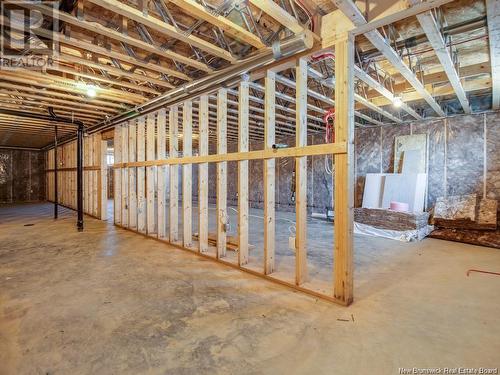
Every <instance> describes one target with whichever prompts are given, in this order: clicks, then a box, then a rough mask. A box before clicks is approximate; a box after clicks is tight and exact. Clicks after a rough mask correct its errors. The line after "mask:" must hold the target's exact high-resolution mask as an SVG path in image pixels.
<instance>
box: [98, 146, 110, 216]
mask: <svg viewBox="0 0 500 375" xmlns="http://www.w3.org/2000/svg"><path fill="white" fill-rule="evenodd" d="M99 139H100V138H99ZM100 142H101V149H100V150H101V165H100V166H101V173H100V176H99V178H100V184H101V186H100V189H99V194H100V205H99V209H100V213H99V218H100V219H101V220H108V163H107V162H108V160H107V159H108V158H107V156H108V141H103V140H100Z"/></svg>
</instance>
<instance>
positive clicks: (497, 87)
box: [486, 0, 500, 110]
mask: <svg viewBox="0 0 500 375" xmlns="http://www.w3.org/2000/svg"><path fill="white" fill-rule="evenodd" d="M486 16H487V18H488V36H489V44H490V63H491V81H492V82H493V87H492V109H493V110H498V109H500V1H499V0H486Z"/></svg>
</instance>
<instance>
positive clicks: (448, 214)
mask: <svg viewBox="0 0 500 375" xmlns="http://www.w3.org/2000/svg"><path fill="white" fill-rule="evenodd" d="M497 206H498V202H497V201H496V200H494V199H481V200H479V199H478V197H477V195H476V194H469V195H456V196H451V197H441V198H438V199H437V200H436V206H435V208H434V219H433V220H434V225H435V226H437V227H439V228H450V229H471V230H495V229H496V228H497Z"/></svg>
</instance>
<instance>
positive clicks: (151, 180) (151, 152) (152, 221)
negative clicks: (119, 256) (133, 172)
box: [146, 113, 156, 235]
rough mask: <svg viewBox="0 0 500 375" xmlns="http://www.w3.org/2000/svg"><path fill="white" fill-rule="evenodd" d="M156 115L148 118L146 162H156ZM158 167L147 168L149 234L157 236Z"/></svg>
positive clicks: (150, 115) (152, 114)
mask: <svg viewBox="0 0 500 375" xmlns="http://www.w3.org/2000/svg"><path fill="white" fill-rule="evenodd" d="M155 128H156V124H155V114H154V113H150V114H148V116H147V118H146V160H147V161H150V160H154V159H155V156H156V148H155V144H156V134H155ZM155 169H156V167H154V166H152V167H146V200H147V204H146V215H147V226H146V227H147V233H148V234H153V235H154V234H156V199H155V191H156V178H155V177H156V173H155Z"/></svg>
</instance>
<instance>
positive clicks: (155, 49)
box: [6, 0, 212, 72]
mask: <svg viewBox="0 0 500 375" xmlns="http://www.w3.org/2000/svg"><path fill="white" fill-rule="evenodd" d="M8 1H11V0H6V2H8ZM20 5H21V6H22V7H24V8H28V9H34V10H38V11H39V12H40V13H42V14H43V15H46V16H49V17H52V16H55V17H57V18H58V19H59V21H60V22H64V23H68V24H70V25H74V26H76V27H79V28H82V29H84V30H87V31H90V32H93V33H95V34H98V35H103V36H106V37H109V38H111V39H114V40H117V41H119V42H123V43H126V44H129V45H131V46H134V47H136V48H140V49H142V50H144V51H148V52H151V53H154V54H155V55H158V56H161V57H165V58H168V59H170V60H172V61H177V62H179V63H182V64H186V65H189V66H192V67H193V68H196V69H199V70H202V71H205V72H211V71H212V69H211V68H210V67H208V66H207V65H206V64H203V63H201V62H199V61H197V60H194V59H191V58H189V57H186V56H183V55H181V54H178V53H176V52H173V51H170V50H163V49H161V48H159V46H155V45H152V44H149V43H146V42H143V41H142V40H139V39H135V38H132V37H130V36H128V35H125V34H122V33H121V32H119V31H115V30H113V29H110V28H109V27H105V26H102V25H101V24H98V23H96V22H89V21H83V20H82V21H81V20H79V19H78V18H76V17H73V16H71V15H69V14H68V13H65V12H60V11H57V10H56V11H54V10H53V9H52V8H51V7H48V6H46V5H39V4H35V3H33V4H30V3H22V4H20ZM123 5H124V4H123ZM141 14H142V13H141Z"/></svg>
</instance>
